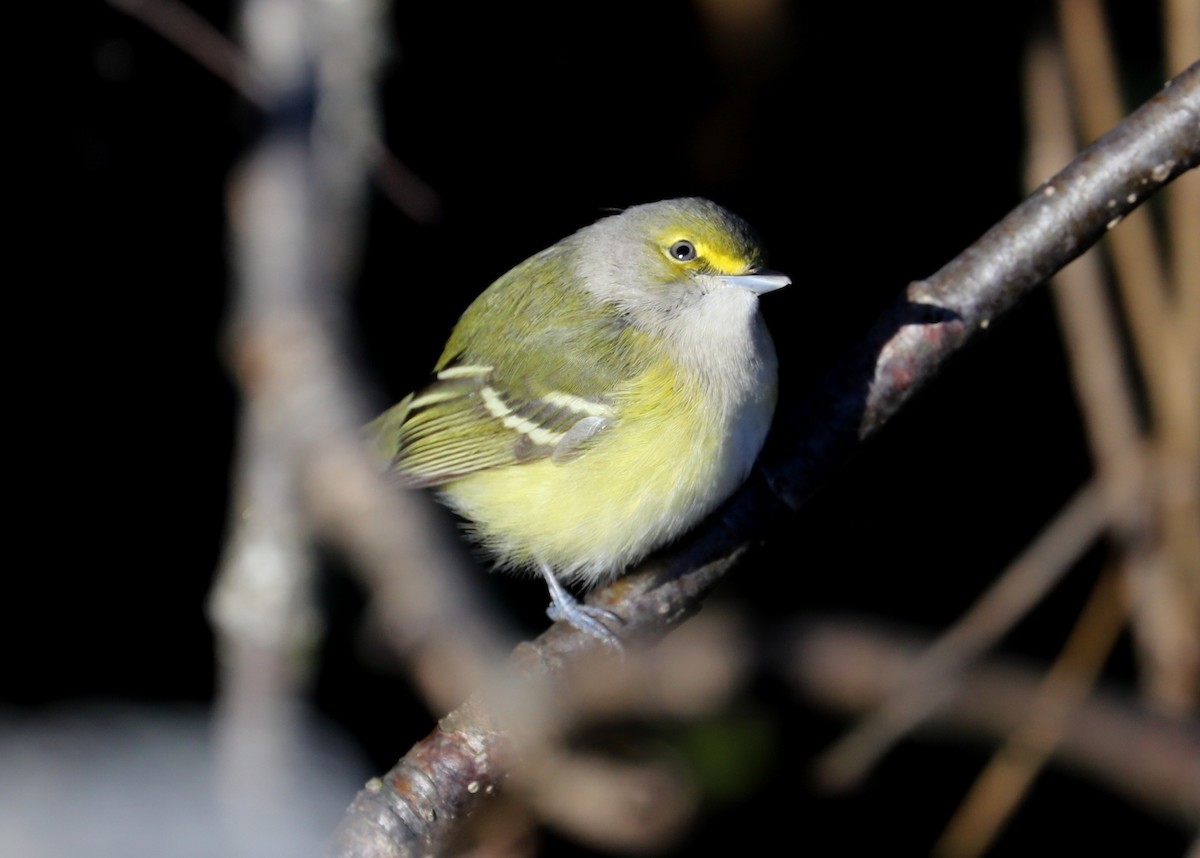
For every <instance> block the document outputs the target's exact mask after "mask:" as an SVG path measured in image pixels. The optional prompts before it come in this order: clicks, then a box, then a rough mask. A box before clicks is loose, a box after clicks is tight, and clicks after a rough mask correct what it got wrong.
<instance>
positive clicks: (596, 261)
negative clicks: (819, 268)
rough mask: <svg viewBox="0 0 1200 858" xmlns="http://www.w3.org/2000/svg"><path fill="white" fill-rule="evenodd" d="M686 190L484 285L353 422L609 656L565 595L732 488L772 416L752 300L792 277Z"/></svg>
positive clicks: (660, 542)
mask: <svg viewBox="0 0 1200 858" xmlns="http://www.w3.org/2000/svg"><path fill="white" fill-rule="evenodd" d="M765 266H766V251H765V249H764V247H763V243H762V241H761V239H760V238H759V237H758V234H757V233H756V232H755V231H754V230H753V229H752V228H751V227H750V225H749V224H748V223H747V222H746V221H745V220H743V219H742V218H741V217H739V216H738V215H735V214H733V213H732V212H730V211H728V210H727V209H725V208H724V207H722V206H720V205H718V204H717V203H714V202H711V201H709V200H707V199H702V198H699V197H688V198H680V199H670V200H663V201H659V202H651V203H645V204H641V205H634V206H631V207H628V208H625V209H623V210H620V211H619V212H617V213H615V214H611V215H608V216H606V217H603V218H601V219H599V220H597V221H595V222H594V223H592V224H590V225H587V226H584V227H583V228H581V229H579V230H578V231H576V232H575V233H573V234H571V235H569V236H567V237H566V238H564V239H562V240H561V241H559V242H557V243H556V244H554V245H552V246H550V247H548V248H546V249H545V250H542V251H541V252H540V253H536V254H535V255H533V256H531V257H529V258H528V259H526V260H525V261H523V262H521V263H520V264H518V265H517V266H516V267H514V268H512V269H511V270H509V271H508V272H507V273H505V274H503V275H502V276H500V277H499V278H498V279H497V280H496V281H495V282H493V283H492V284H491V285H490V286H488V287H487V289H485V290H484V291H483V292H482V293H480V294H479V296H478V297H477V298H476V299H475V300H474V301H473V302H472V303H471V304H470V305H469V306H468V307H467V309H466V311H465V312H464V313H463V314H462V316H461V318H460V319H459V321H458V323H457V324H456V325H455V327H454V328H453V331H452V332H451V334H450V337H449V340H448V341H447V342H446V345H445V348H444V350H443V351H442V354H441V357H440V358H439V359H438V360H437V362H436V364H434V367H433V372H432V374H431V376H430V378H429V379H428V381H427V383H426V384H425V385H424V386H423V387H421V388H419V389H417V390H416V391H414V392H413V393H411V394H410V395H409V396H407V397H405V398H404V399H403V400H401V401H400V402H399V403H398V404H397V405H395V406H393V407H392V408H390V409H388V410H387V411H385V412H383V413H382V414H381V415H380V416H379V417H377V418H376V419H375V420H374V421H373V422H372V423H371V424H370V425H369V427H368V430H369V432H370V434H371V436H372V440H373V442H374V444H375V445H376V447H377V449H379V450H380V451H381V452H382V455H383V460H384V462H385V467H386V469H387V471H388V473H389V474H390V476H391V477H392V479H393V480H394V481H395V482H396V483H398V484H399V485H401V486H403V487H406V488H431V489H432V490H433V491H435V492H436V494H437V496H438V498H439V500H441V501H442V502H443V503H445V504H446V505H447V506H449V507H450V508H451V509H452V510H454V511H455V512H456V513H457V514H458V515H459V516H460V517H461V518H462V519H463V520H464V521H465V523H466V529H467V531H468V533H469V535H470V537H471V538H472V539H473V540H474V541H475V542H477V543H478V545H479V546H480V547H481V548H482V549H483V550H484V552H485V553H487V554H488V555H490V557H491V558H492V559H493V561H494V563H495V566H496V568H499V569H506V570H511V571H537V572H539V573H540V574H541V575H542V576H543V577H544V578H545V581H546V583H547V585H548V588H549V590H550V595H551V605H550V607H549V608H548V609H547V614H548V615H549V617H550V618H551V619H552V620H565V621H567V622H568V623H570V624H571V625H573V626H575V627H576V628H578V629H580V630H582V631H584V632H586V633H588V634H590V635H592V636H593V637H596V638H598V639H600V640H602V641H605V642H607V643H609V644H612V645H614V646H616V647H617V648H618V649H619V648H620V643H619V639H618V637H617V635H616V634H614V632H613V631H612V628H613V627H619V625H620V624H621V623H622V621H621V618H620V617H619V616H617V615H616V614H615V613H613V612H611V611H607V610H604V609H602V608H597V607H594V606H588V605H585V604H583V603H582V602H580V601H578V600H577V599H576V598H575V597H574V596H573V595H572V594H571V592H570V590H569V589H568V587H572V586H575V587H580V588H583V589H590V588H592V587H595V586H597V585H600V584H603V583H607V582H609V581H611V580H613V579H615V578H616V577H618V576H619V575H620V574H621V573H622V572H623V571H624V570H626V569H627V568H629V567H630V566H631V565H633V564H634V563H636V562H637V561H639V560H641V559H642V558H644V557H645V556H646V555H648V554H649V553H651V552H652V551H654V550H656V549H658V548H660V547H662V546H664V545H665V544H667V543H669V542H671V541H673V540H675V539H676V538H678V537H679V536H680V535H682V534H683V533H685V532H686V531H688V530H690V529H691V528H692V527H694V526H695V525H696V524H697V523H699V522H700V520H701V519H703V518H704V517H705V516H707V515H708V514H709V513H710V512H712V511H713V510H714V509H715V508H716V507H717V506H718V505H719V504H720V503H721V502H722V501H724V500H725V499H726V498H728V497H729V495H731V494H732V493H733V492H734V490H735V489H736V488H737V487H738V486H739V485H740V484H741V483H742V482H743V481H744V480H745V479H746V477H747V476H748V474H749V472H750V470H751V468H752V467H753V465H754V462H755V460H756V459H757V457H758V454H759V452H760V450H761V448H762V445H763V442H764V440H765V438H766V435H767V431H768V428H769V427H770V424H771V419H772V415H773V412H774V408H775V401H776V389H777V374H778V367H777V363H778V362H777V358H776V354H775V348H774V345H773V343H772V340H771V336H770V334H769V333H768V331H767V327H766V325H765V323H764V320H763V317H762V315H761V313H760V312H759V296H760V295H762V294H765V293H767V292H771V291H774V290H776V289H780V288H782V287H784V286H787V285H789V284H790V283H791V280H790V279H789V278H788V277H787V276H785V275H783V274H781V273H779V272H776V271H772V270H769V269H767V268H766V267H765Z"/></svg>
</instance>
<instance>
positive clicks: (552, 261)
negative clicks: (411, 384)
mask: <svg viewBox="0 0 1200 858" xmlns="http://www.w3.org/2000/svg"><path fill="white" fill-rule="evenodd" d="M549 254H550V252H546V253H543V254H541V255H539V256H537V257H534V258H533V259H531V260H528V261H527V262H525V263H523V264H522V265H521V266H518V267H517V268H515V269H513V270H512V271H511V272H509V273H508V274H507V275H505V277H503V278H501V280H499V281H497V282H496V283H495V284H493V285H492V286H491V287H490V288H489V289H488V290H487V292H485V293H484V294H483V295H481V296H480V297H479V298H478V299H477V300H476V301H475V303H474V304H472V305H471V307H470V308H468V310H467V312H466V313H465V314H464V315H463V318H462V319H461V320H460V322H459V324H458V326H457V327H456V328H455V330H454V333H453V334H452V335H451V337H450V341H449V342H448V343H447V347H446V351H445V352H444V353H443V355H442V358H441V360H439V361H438V364H437V366H436V367H435V369H434V374H433V377H432V378H431V379H430V382H429V383H428V384H427V385H426V386H425V387H423V388H421V389H420V390H418V391H416V392H415V393H413V394H412V395H411V396H409V397H408V398H406V399H405V400H404V401H403V402H401V403H400V404H399V405H397V406H395V407H394V408H392V409H391V410H390V411H387V412H385V413H384V414H382V415H381V416H380V417H379V418H377V419H376V420H375V422H374V423H373V424H372V425H371V427H370V431H372V432H373V433H374V434H375V436H376V438H377V439H378V440H379V443H380V444H381V445H382V446H383V449H384V451H385V455H388V456H390V459H391V469H392V471H393V472H394V473H395V474H396V475H397V476H398V477H399V478H400V480H401V482H402V483H403V484H405V485H409V486H431V485H438V484H440V483H445V482H448V481H450V480H454V479H457V478H459V477H462V476H465V475H467V474H470V473H472V472H475V471H479V470H483V469H487V468H497V467H504V466H508V465H514V464H519V463H522V462H530V461H535V460H538V459H543V458H546V457H552V458H554V459H555V460H558V461H566V460H568V459H570V458H571V457H572V456H574V455H577V454H578V453H579V452H580V451H582V450H583V449H585V448H586V445H587V444H588V443H589V442H590V440H591V439H592V438H594V437H595V436H596V435H597V434H598V433H600V432H602V431H603V430H604V429H606V428H608V427H609V426H611V425H612V424H613V423H614V422H615V421H616V420H617V419H618V418H619V415H618V414H617V410H616V409H617V405H616V402H617V398H618V394H619V393H620V391H622V390H623V389H625V388H626V387H627V386H628V384H629V382H630V381H631V380H632V379H633V378H635V377H636V376H637V375H638V374H639V373H640V372H641V371H642V365H643V362H642V361H639V360H637V359H635V358H634V357H633V354H632V350H631V349H630V338H629V331H628V329H627V327H626V325H625V323H624V322H623V320H622V319H621V318H620V316H619V314H617V312H616V311H615V310H614V309H612V308H610V307H605V306H603V305H600V304H598V303H597V302H595V301H594V299H592V298H590V297H589V296H588V295H587V294H586V293H585V292H584V290H583V289H582V288H577V285H578V284H576V283H574V282H572V281H570V280H569V275H565V274H564V272H563V270H562V266H561V265H558V264H556V263H557V262H561V260H558V259H556V258H554V257H553V256H551V255H549ZM564 284H565V285H564ZM547 290H553V291H547Z"/></svg>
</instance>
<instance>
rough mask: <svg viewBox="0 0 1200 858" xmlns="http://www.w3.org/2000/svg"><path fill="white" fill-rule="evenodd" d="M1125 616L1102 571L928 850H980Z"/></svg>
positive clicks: (947, 853)
mask: <svg viewBox="0 0 1200 858" xmlns="http://www.w3.org/2000/svg"><path fill="white" fill-rule="evenodd" d="M1125 619H1126V615H1125V611H1124V610H1123V609H1122V607H1121V596H1120V592H1119V586H1118V576H1117V574H1116V573H1115V572H1111V571H1108V572H1105V573H1104V574H1103V575H1102V576H1101V578H1100V580H1099V581H1098V582H1097V583H1096V586H1095V587H1094V588H1093V589H1092V594H1091V597H1090V598H1089V599H1088V602H1087V604H1086V605H1085V606H1084V609H1083V613H1082V614H1081V615H1080V617H1079V620H1078V622H1076V624H1075V628H1074V629H1073V630H1072V632H1071V637H1070V638H1069V639H1068V641H1067V644H1066V646H1065V647H1064V648H1063V651H1062V654H1061V655H1060V656H1059V657H1058V659H1057V660H1056V661H1055V663H1054V666H1053V667H1052V668H1051V669H1050V672H1049V673H1048V674H1046V677H1045V678H1044V679H1043V680H1042V682H1041V684H1040V685H1039V686H1038V689H1037V691H1036V692H1035V693H1034V696H1033V699H1032V700H1031V701H1030V705H1029V708H1028V709H1027V710H1026V711H1025V714H1024V720H1023V721H1022V722H1021V723H1020V724H1018V726H1017V727H1016V728H1015V729H1014V730H1013V732H1012V733H1010V734H1008V736H1007V737H1006V738H1005V740H1004V744H1003V745H1002V746H1001V747H1000V749H999V750H998V751H996V753H995V754H994V755H993V757H992V759H991V760H990V761H989V762H988V765H987V767H986V768H985V769H984V770H983V771H982V772H981V773H980V775H979V777H978V778H977V779H976V781H975V783H974V784H972V785H971V789H970V790H969V791H968V792H967V795H966V796H965V797H964V798H963V801H962V804H960V805H959V807H958V810H956V811H955V813H954V816H953V817H951V819H950V822H949V823H947V825H946V830H945V831H944V832H943V833H942V836H941V837H940V838H939V839H938V843H937V844H936V845H935V846H934V849H933V854H934V855H937V856H944V858H978V856H981V855H983V854H984V853H986V852H987V851H988V849H989V848H990V847H991V845H992V844H993V843H994V842H995V840H996V837H997V836H998V835H999V833H1000V830H1001V828H1002V827H1003V826H1004V824H1005V823H1006V822H1007V821H1008V820H1009V818H1010V817H1011V816H1012V814H1013V812H1014V811H1015V810H1016V808H1017V807H1018V805H1019V804H1020V802H1021V799H1022V798H1023V797H1024V796H1025V794H1026V793H1027V792H1028V790H1029V787H1030V785H1031V784H1032V783H1033V781H1034V779H1035V778H1036V777H1037V775H1038V773H1039V772H1040V771H1041V770H1042V769H1043V768H1044V767H1045V765H1046V762H1047V761H1048V760H1049V759H1050V757H1051V756H1052V755H1053V754H1054V752H1055V750H1056V749H1057V748H1058V746H1059V744H1060V743H1061V741H1062V738H1063V733H1064V731H1065V729H1066V725H1067V722H1068V721H1069V720H1070V719H1071V717H1072V716H1073V715H1074V713H1075V712H1076V710H1078V708H1079V707H1080V706H1082V705H1083V703H1084V701H1085V700H1086V699H1087V698H1088V696H1089V694H1090V693H1091V691H1092V688H1093V685H1094V683H1095V681H1096V678H1097V677H1098V676H1099V674H1100V669H1101V668H1102V667H1103V666H1104V663H1105V662H1106V661H1107V660H1108V656H1109V654H1110V653H1111V652H1112V649H1113V647H1114V646H1115V645H1116V642H1117V638H1118V636H1119V635H1120V633H1121V630H1122V629H1123V628H1124V627H1125Z"/></svg>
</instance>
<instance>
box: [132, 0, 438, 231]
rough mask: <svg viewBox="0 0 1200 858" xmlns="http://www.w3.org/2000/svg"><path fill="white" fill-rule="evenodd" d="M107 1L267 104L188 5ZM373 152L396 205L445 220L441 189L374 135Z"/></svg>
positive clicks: (382, 185)
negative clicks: (438, 190) (435, 186)
mask: <svg viewBox="0 0 1200 858" xmlns="http://www.w3.org/2000/svg"><path fill="white" fill-rule="evenodd" d="M108 2H109V3H110V4H111V5H112V6H113V8H115V9H119V10H120V11H122V12H124V13H125V14H126V15H129V16H130V17H131V18H134V19H136V20H138V21H141V22H142V23H143V24H145V25H146V26H147V27H149V28H150V29H151V30H153V31H154V32H156V33H158V35H160V36H162V38H163V39H165V40H166V41H167V42H169V43H171V44H172V45H174V46H175V47H177V48H179V50H180V51H182V52H183V53H184V54H186V55H187V56H189V57H191V58H192V59H194V60H195V61H196V62H198V63H200V65H202V66H204V68H206V69H208V71H210V72H211V73H212V74H213V75H214V76H215V77H216V78H218V79H219V80H222V81H224V82H225V83H226V84H228V85H229V86H230V87H231V88H232V89H233V90H235V91H236V92H237V93H238V94H239V95H241V96H242V98H244V99H246V101H247V102H249V103H250V104H253V105H256V106H257V107H260V108H266V107H267V106H268V96H267V91H266V88H265V82H264V81H263V77H262V73H261V71H260V70H259V69H258V68H256V67H255V66H254V64H253V63H250V62H247V60H246V58H245V56H244V55H243V53H242V51H241V50H240V49H239V48H238V46H237V45H236V44H235V43H234V42H233V41H231V40H230V39H228V38H226V37H225V35H223V34H222V33H221V32H219V31H218V30H217V29H216V28H215V27H213V26H212V24H210V23H209V22H208V21H206V20H205V19H204V18H202V17H200V15H198V14H196V12H195V11H193V10H192V9H191V8H190V7H188V6H187V5H185V4H184V3H182V2H179V0H108ZM370 151H371V153H372V161H373V166H374V177H375V182H376V184H377V186H378V187H379V190H380V191H381V192H382V193H383V195H384V196H385V197H386V198H387V199H388V200H389V201H390V202H391V203H392V205H394V206H395V207H396V208H397V209H399V210H400V211H402V212H404V214H406V215H407V216H408V217H409V218H411V219H412V220H413V221H415V222H417V223H433V222H435V221H437V220H438V219H439V218H440V217H441V208H442V203H441V199H440V197H439V196H438V193H437V191H435V190H434V189H433V188H432V187H431V186H430V185H429V184H427V183H426V182H425V180H424V179H422V178H421V177H420V176H418V175H417V174H416V173H414V172H413V171H412V170H411V169H409V167H408V166H407V165H406V164H405V163H404V162H403V161H401V160H400V159H399V158H397V157H396V156H395V155H394V154H392V152H391V150H389V149H388V148H387V146H386V145H384V143H383V141H382V140H380V139H379V137H378V136H377V135H372V136H371V140H370Z"/></svg>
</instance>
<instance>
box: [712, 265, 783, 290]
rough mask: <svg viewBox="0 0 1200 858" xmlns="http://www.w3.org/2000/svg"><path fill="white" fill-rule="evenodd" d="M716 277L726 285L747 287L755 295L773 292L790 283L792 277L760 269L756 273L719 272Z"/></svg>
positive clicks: (740, 287) (739, 287)
mask: <svg viewBox="0 0 1200 858" xmlns="http://www.w3.org/2000/svg"><path fill="white" fill-rule="evenodd" d="M717 279H718V280H720V281H721V282H722V283H724V284H725V285H726V286H733V287H736V288H738V289H748V290H749V291H751V292H753V293H754V294H755V295H762V294H764V293H766V292H774V291H775V290H776V289H782V288H783V287H784V286H790V285H791V284H792V278H790V277H788V276H787V275H786V274H780V273H779V272H778V271H766V270H763V271H760V272H758V273H757V274H720V275H718V276H717Z"/></svg>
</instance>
